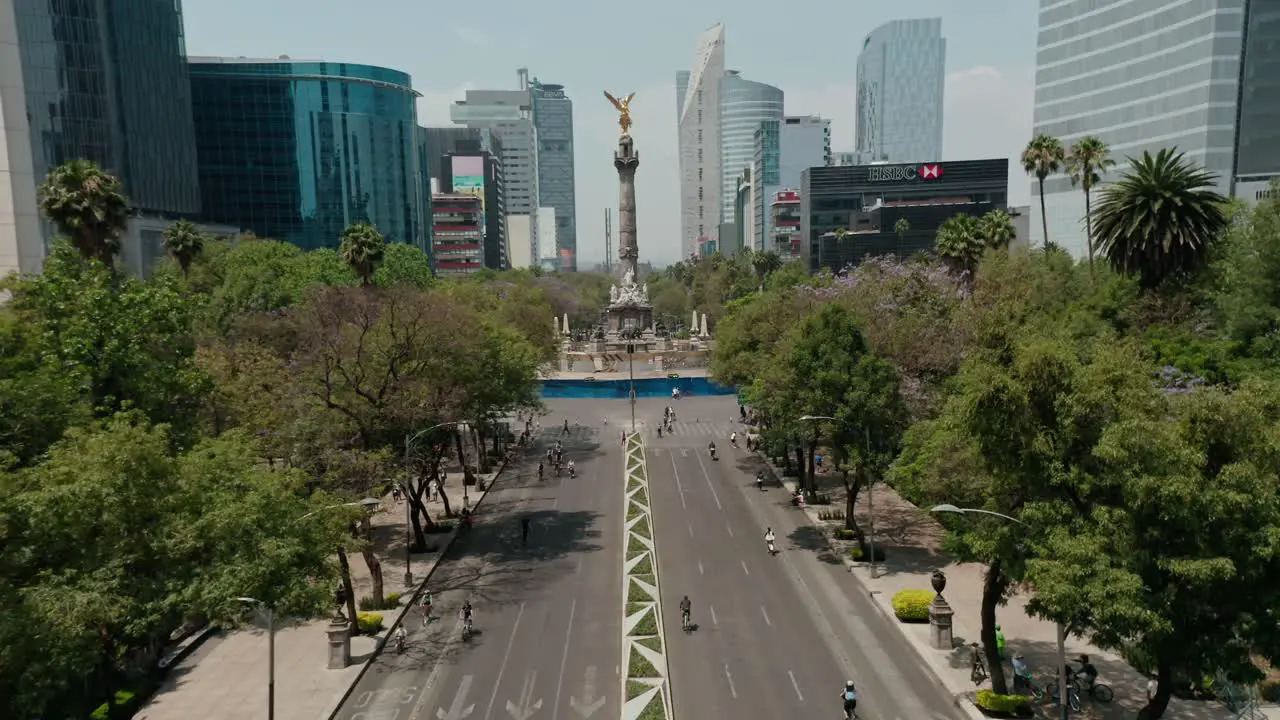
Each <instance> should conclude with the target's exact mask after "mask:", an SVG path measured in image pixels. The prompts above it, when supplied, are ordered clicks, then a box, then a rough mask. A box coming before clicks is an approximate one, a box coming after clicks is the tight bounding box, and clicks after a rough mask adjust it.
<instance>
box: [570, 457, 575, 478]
mask: <svg viewBox="0 0 1280 720" xmlns="http://www.w3.org/2000/svg"><path fill="white" fill-rule="evenodd" d="M575 472H576V471H575V470H574V467H573V461H572V460H570V461H569V477H576V475H575Z"/></svg>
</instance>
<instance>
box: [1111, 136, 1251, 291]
mask: <svg viewBox="0 0 1280 720" xmlns="http://www.w3.org/2000/svg"><path fill="white" fill-rule="evenodd" d="M1129 162H1130V168H1129V170H1128V171H1126V172H1125V173H1124V175H1123V176H1121V178H1120V179H1119V180H1117V181H1116V182H1114V183H1111V184H1110V185H1108V186H1107V187H1106V188H1105V189H1103V191H1102V199H1101V200H1100V201H1099V203H1098V206H1097V207H1096V208H1094V211H1093V229H1094V232H1096V233H1097V240H1098V248H1099V249H1100V250H1101V251H1102V252H1103V254H1105V255H1106V256H1107V260H1108V262H1110V263H1111V266H1112V267H1113V268H1115V269H1116V270H1117V271H1118V272H1122V273H1125V274H1129V273H1133V274H1136V275H1137V276H1138V277H1139V278H1140V279H1141V281H1142V283H1143V285H1145V286H1147V287H1153V286H1155V285H1158V284H1160V283H1161V282H1162V281H1163V280H1165V279H1167V278H1169V277H1172V276H1175V275H1181V274H1184V273H1190V272H1192V271H1194V270H1196V269H1198V268H1199V267H1201V266H1202V265H1203V264H1204V263H1205V261H1206V260H1207V258H1208V256H1209V250H1210V246H1211V245H1212V244H1213V243H1214V242H1215V241H1216V240H1217V239H1218V236H1219V234H1220V233H1221V232H1222V231H1223V230H1224V229H1225V228H1226V226H1227V220H1228V217H1227V213H1226V208H1227V203H1226V198H1224V197H1223V196H1222V195H1221V194H1219V193H1218V192H1217V190H1215V189H1214V185H1213V175H1212V174H1210V173H1208V172H1206V171H1205V170H1203V169H1202V168H1199V167H1196V165H1195V164H1194V163H1192V162H1191V161H1189V160H1187V159H1186V158H1185V156H1184V154H1183V153H1180V152H1177V151H1176V150H1174V149H1164V150H1161V151H1160V152H1158V153H1156V154H1155V155H1152V154H1151V153H1149V152H1144V153H1143V154H1142V157H1141V158H1137V159H1134V158H1130V159H1129Z"/></svg>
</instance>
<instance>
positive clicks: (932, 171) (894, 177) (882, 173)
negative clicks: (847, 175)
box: [867, 163, 942, 182]
mask: <svg viewBox="0 0 1280 720" xmlns="http://www.w3.org/2000/svg"><path fill="white" fill-rule="evenodd" d="M941 177H942V166H941V165H938V164H936V163H931V164H928V165H872V166H871V167H869V168H867V182H909V181H911V180H917V179H918V180H937V179H939V178H941Z"/></svg>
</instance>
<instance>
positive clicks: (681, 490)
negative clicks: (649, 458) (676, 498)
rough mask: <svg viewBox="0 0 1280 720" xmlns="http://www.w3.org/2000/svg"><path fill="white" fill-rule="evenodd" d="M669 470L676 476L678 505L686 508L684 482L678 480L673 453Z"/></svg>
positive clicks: (690, 531) (678, 475) (690, 532)
mask: <svg viewBox="0 0 1280 720" xmlns="http://www.w3.org/2000/svg"><path fill="white" fill-rule="evenodd" d="M671 472H672V474H674V475H675V477H676V492H678V493H680V507H682V508H684V509H685V510H688V509H689V505H688V503H686V502H685V499H684V484H683V483H681V482H680V469H679V468H677V467H676V456H675V455H672V456H671ZM689 534H690V535H692V534H693V530H692V529H690V530H689Z"/></svg>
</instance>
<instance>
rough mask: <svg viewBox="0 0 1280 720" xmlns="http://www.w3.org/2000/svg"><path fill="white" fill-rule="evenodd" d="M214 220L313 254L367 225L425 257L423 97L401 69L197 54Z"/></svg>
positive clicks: (202, 147) (196, 86) (198, 111)
mask: <svg viewBox="0 0 1280 720" xmlns="http://www.w3.org/2000/svg"><path fill="white" fill-rule="evenodd" d="M191 88H192V100H193V107H194V109H195V120H196V122H195V126H196V141H197V147H198V155H199V167H200V189H201V193H202V196H203V201H204V203H203V204H204V216H205V218H207V219H209V220H212V221H215V222H221V223H228V224H233V225H239V226H241V227H245V228H248V229H250V230H252V231H253V232H254V234H256V235H258V236H260V237H268V238H273V239H276V240H284V241H287V242H291V243H294V244H295V245H298V246H300V247H303V248H307V249H312V248H319V247H336V246H337V244H338V242H339V236H340V235H341V234H342V231H343V230H344V229H346V227H347V226H348V225H351V224H352V223H356V222H367V223H369V224H371V225H373V226H374V227H376V228H377V229H378V231H379V232H381V233H383V234H384V235H386V237H387V240H388V241H390V242H403V243H411V244H413V245H416V246H418V247H420V248H422V249H423V250H426V249H427V244H426V243H427V230H426V225H427V223H428V222H430V219H429V217H427V216H426V214H425V212H426V200H425V196H426V194H427V193H428V192H429V188H427V187H423V185H424V175H423V173H422V172H421V169H420V168H419V157H420V154H419V148H418V135H417V130H418V123H417V111H416V109H415V102H416V100H417V97H418V93H416V92H415V91H414V90H413V89H412V87H411V86H410V81H409V76H408V75H407V74H405V73H403V72H400V71H398V70H390V69H387V68H380V67H373V66H369V65H354V64H346V63H329V62H313V61H294V60H290V59H287V58H285V59H279V60H252V59H231V58H193V59H192V60H191Z"/></svg>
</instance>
